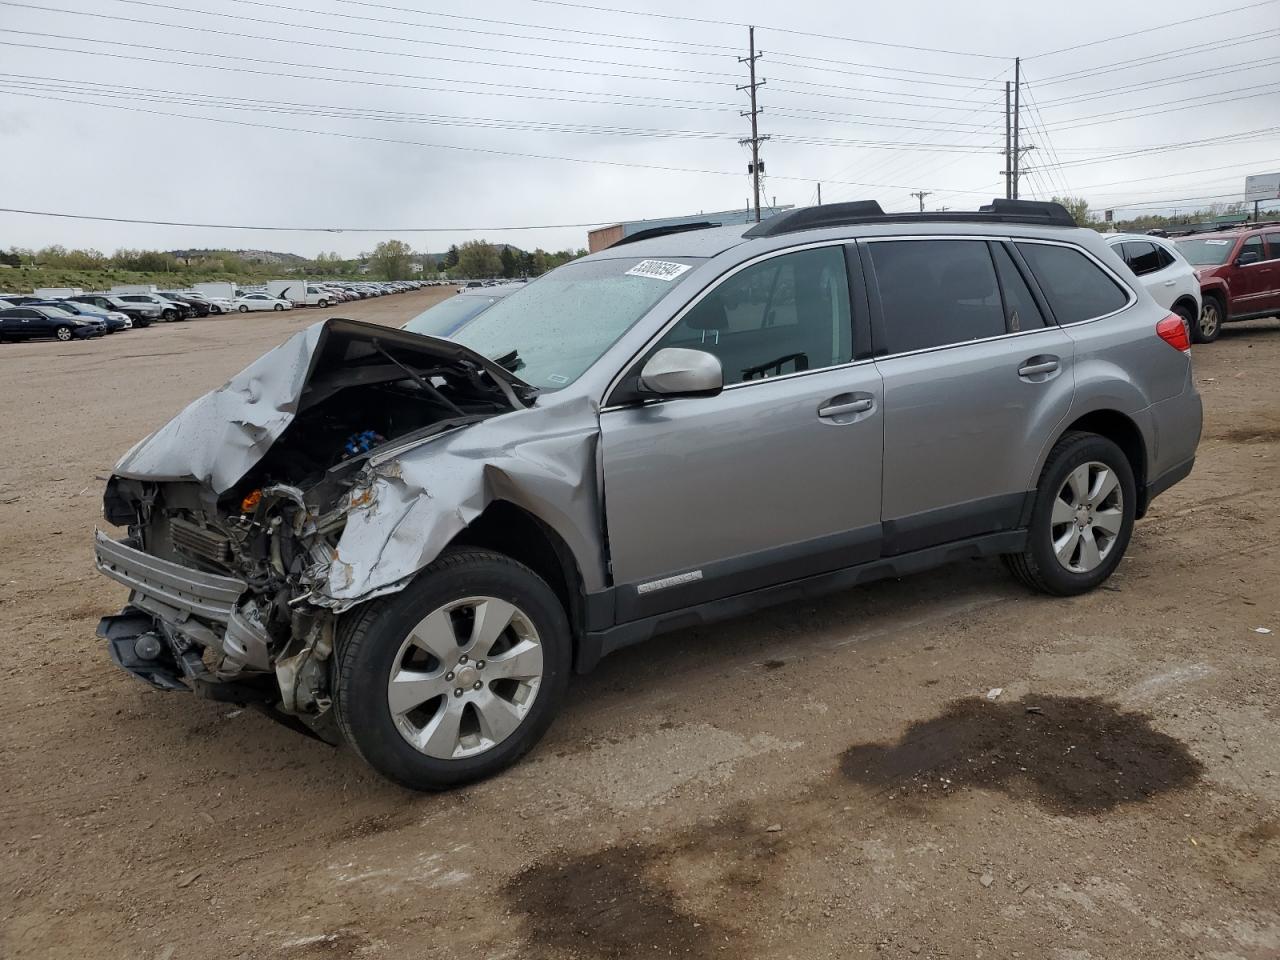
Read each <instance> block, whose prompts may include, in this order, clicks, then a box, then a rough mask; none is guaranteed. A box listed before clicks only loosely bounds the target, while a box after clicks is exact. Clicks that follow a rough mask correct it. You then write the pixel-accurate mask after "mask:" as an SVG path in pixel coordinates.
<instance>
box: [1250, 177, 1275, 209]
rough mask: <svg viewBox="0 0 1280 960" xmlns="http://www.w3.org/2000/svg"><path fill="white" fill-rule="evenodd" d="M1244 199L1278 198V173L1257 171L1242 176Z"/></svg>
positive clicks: (1251, 200)
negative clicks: (1249, 175)
mask: <svg viewBox="0 0 1280 960" xmlns="http://www.w3.org/2000/svg"><path fill="white" fill-rule="evenodd" d="M1244 200H1245V203H1252V202H1253V201H1254V200H1280V173H1259V174H1256V175H1255V176H1252V177H1245V178H1244Z"/></svg>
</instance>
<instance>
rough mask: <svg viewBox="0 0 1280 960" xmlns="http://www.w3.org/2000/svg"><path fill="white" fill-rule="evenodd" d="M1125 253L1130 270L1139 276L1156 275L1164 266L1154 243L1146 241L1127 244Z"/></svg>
mask: <svg viewBox="0 0 1280 960" xmlns="http://www.w3.org/2000/svg"><path fill="white" fill-rule="evenodd" d="M1124 252H1125V257H1124V259H1125V261H1126V262H1127V263H1128V264H1129V268H1130V269H1131V270H1132V271H1133V272H1134V273H1136V274H1137V275H1138V276H1142V275H1143V274H1144V273H1155V272H1156V271H1157V270H1159V269H1160V268H1161V267H1162V266H1163V264H1161V262H1160V254H1159V253H1158V252H1157V248H1156V245H1155V244H1154V243H1150V242H1148V241H1145V240H1144V241H1135V242H1133V243H1126V244H1125V245H1124Z"/></svg>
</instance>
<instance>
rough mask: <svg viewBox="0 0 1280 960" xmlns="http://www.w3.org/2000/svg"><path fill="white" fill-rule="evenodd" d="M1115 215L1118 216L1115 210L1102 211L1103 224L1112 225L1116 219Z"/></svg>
mask: <svg viewBox="0 0 1280 960" xmlns="http://www.w3.org/2000/svg"><path fill="white" fill-rule="evenodd" d="M1115 215H1116V212H1115V211H1114V210H1103V211H1102V219H1103V222H1105V223H1110V222H1111V221H1112V220H1114V219H1115Z"/></svg>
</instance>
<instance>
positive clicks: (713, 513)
mask: <svg viewBox="0 0 1280 960" xmlns="http://www.w3.org/2000/svg"><path fill="white" fill-rule="evenodd" d="M855 267H856V261H855ZM855 292H856V293H855V296H854V297H853V298H852V299H853V301H854V303H855V304H857V303H859V302H860V303H861V306H860V309H861V310H862V311H863V324H864V327H865V300H864V299H863V294H862V290H861V286H860V284H858V283H857V282H855ZM663 347H685V348H692V349H695V350H702V351H705V352H707V353H711V354H714V355H715V356H716V357H717V358H718V359H719V360H720V363H721V367H722V369H723V371H724V382H725V388H724V390H723V391H722V392H721V393H720V394H719V395H717V396H714V397H689V398H682V399H669V400H662V401H655V402H648V403H645V404H643V405H629V406H624V407H617V408H610V407H609V406H607V405H606V407H605V409H604V410H603V411H602V412H601V415H600V434H601V444H602V459H603V465H604V491H605V493H604V500H605V510H606V515H607V522H608V535H609V551H610V560H611V565H612V570H613V578H614V582H615V583H616V584H617V594H616V608H615V609H616V616H617V619H618V621H619V622H625V621H628V620H634V619H639V618H642V617H646V616H652V615H655V614H660V613H663V612H667V611H671V610H676V609H679V608H682V607H688V606H691V605H695V604H697V603H702V602H706V601H709V600H715V599H718V598H722V597H727V596H731V595H735V594H742V593H747V592H750V591H752V590H755V589H758V588H761V587H765V586H769V585H772V584H776V583H781V582H784V581H790V580H799V579H801V578H804V577H807V576H812V575H815V574H820V573H823V572H826V571H830V570H835V569H838V568H841V567H846V566H851V565H853V564H856V563H860V562H863V561H867V560H873V559H875V558H876V557H877V556H878V554H879V525H880V456H881V443H882V432H881V426H882V416H881V386H880V374H879V373H878V371H877V370H876V367H875V364H874V363H872V362H871V360H870V358H869V349H868V347H869V345H865V344H864V346H863V348H862V357H861V358H859V357H857V356H855V350H854V346H853V327H852V323H851V297H850V288H849V281H848V276H847V264H846V249H845V247H844V246H842V245H840V244H827V245H821V246H815V247H810V248H806V249H801V250H797V251H789V252H781V253H775V254H770V255H768V256H766V257H763V258H761V259H759V260H757V261H754V262H751V263H748V264H746V265H743V266H741V267H739V268H737V269H736V270H734V271H733V272H731V273H729V274H727V275H726V276H725V277H723V278H721V280H720V281H718V282H717V283H716V284H714V285H713V286H712V287H710V288H709V289H708V290H706V291H705V292H704V293H703V294H701V295H700V296H699V297H698V299H696V300H695V301H694V302H693V303H691V304H690V306H689V307H687V308H686V309H685V312H684V313H683V314H682V315H681V316H680V317H679V318H678V319H677V321H676V322H675V323H674V324H673V325H672V326H670V327H669V329H668V330H667V331H666V333H665V334H663V335H662V337H661V338H660V339H658V340H657V341H656V342H655V343H654V344H652V345H651V347H650V348H649V350H647V351H646V353H645V354H644V356H646V357H647V356H649V355H651V354H652V353H653V352H654V351H656V350H658V349H661V348H663ZM606 402H607V401H606Z"/></svg>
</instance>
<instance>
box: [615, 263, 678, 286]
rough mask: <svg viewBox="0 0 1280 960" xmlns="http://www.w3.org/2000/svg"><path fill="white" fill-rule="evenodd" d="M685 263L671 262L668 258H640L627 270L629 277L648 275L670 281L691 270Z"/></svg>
mask: <svg viewBox="0 0 1280 960" xmlns="http://www.w3.org/2000/svg"><path fill="white" fill-rule="evenodd" d="M692 269H693V267H691V266H689V265H688V264H687V263H672V262H671V261H670V260H641V261H640V262H639V263H637V264H636V265H635V266H634V267H632V268H631V269H630V270H628V271H627V276H629V277H650V278H652V279H654V280H663V281H666V282H667V283H670V282H671V281H672V280H674V279H675V278H676V277H678V276H680V274H682V273H684V272H686V271H688V270H692Z"/></svg>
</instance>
